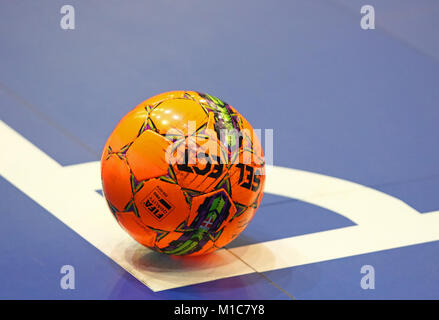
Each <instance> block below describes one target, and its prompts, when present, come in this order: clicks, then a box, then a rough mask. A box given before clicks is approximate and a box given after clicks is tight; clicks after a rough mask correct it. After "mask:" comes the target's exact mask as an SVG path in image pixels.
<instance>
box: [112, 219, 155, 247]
mask: <svg viewBox="0 0 439 320" xmlns="http://www.w3.org/2000/svg"><path fill="white" fill-rule="evenodd" d="M116 215H117V220H118V222H119V224H120V225H121V226H122V228H123V229H124V230H125V231H126V232H128V233H129V234H130V236H131V237H133V238H134V240H136V241H137V242H139V243H140V244H142V245H144V246H147V247H152V246H154V243H155V239H156V236H157V234H156V232H154V231H153V230H151V229H150V228H148V227H147V226H145V225H144V224H143V223H142V221H141V220H140V219H139V218H138V217H136V216H135V215H134V213H133V212H118V213H116Z"/></svg>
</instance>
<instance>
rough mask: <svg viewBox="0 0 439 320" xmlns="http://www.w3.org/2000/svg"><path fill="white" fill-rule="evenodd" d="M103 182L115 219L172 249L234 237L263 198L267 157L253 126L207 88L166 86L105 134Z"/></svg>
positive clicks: (140, 237) (202, 248) (198, 247)
mask: <svg viewBox="0 0 439 320" xmlns="http://www.w3.org/2000/svg"><path fill="white" fill-rule="evenodd" d="M101 175H102V185H103V191H104V195H105V198H106V200H107V202H108V206H109V208H110V210H111V212H112V213H113V216H114V217H115V218H116V220H117V222H118V223H119V224H120V225H121V226H122V228H124V229H125V230H126V231H127V232H128V233H129V234H130V235H131V236H132V237H133V238H134V239H135V240H137V241H138V242H139V243H141V244H142V245H144V246H146V247H149V248H151V249H153V250H155V251H158V252H162V253H166V254H171V255H199V254H203V253H208V252H212V251H214V250H216V249H218V248H221V247H223V246H225V245H226V244H228V243H229V242H230V241H232V240H233V239H235V238H236V237H237V236H238V235H239V234H240V233H241V232H242V231H243V230H244V229H245V228H246V226H247V225H248V223H249V222H250V221H251V219H252V218H253V216H254V214H255V212H256V210H257V209H258V206H259V204H260V202H261V199H262V196H263V190H264V182H265V162H264V155H263V151H262V147H261V143H260V141H259V139H258V137H257V135H256V134H255V132H254V131H253V128H252V126H251V125H250V124H249V123H248V122H247V120H245V119H244V117H243V116H242V115H240V114H239V113H238V112H237V111H236V110H235V109H234V108H233V107H232V106H230V105H228V104H227V103H225V102H223V101H221V100H220V99H218V98H215V97H213V96H211V95H209V94H202V93H199V92H195V91H171V92H166V93H162V94H159V95H157V96H154V97H152V98H150V99H148V100H146V101H144V102H142V103H141V104H139V105H138V106H137V107H136V108H134V109H133V110H132V111H130V112H129V113H128V114H127V115H126V116H125V117H124V118H123V119H122V120H121V121H120V122H119V124H118V125H117V126H116V128H115V129H114V131H113V133H112V134H111V135H110V137H109V138H108V141H107V143H106V145H105V147H104V151H103V153H102V159H101Z"/></svg>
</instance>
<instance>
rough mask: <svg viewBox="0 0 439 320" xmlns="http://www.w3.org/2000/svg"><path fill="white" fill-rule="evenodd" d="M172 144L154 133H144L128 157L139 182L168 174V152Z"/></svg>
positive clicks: (131, 148) (134, 144)
mask: <svg viewBox="0 0 439 320" xmlns="http://www.w3.org/2000/svg"><path fill="white" fill-rule="evenodd" d="M169 145H170V142H169V141H167V140H166V139H165V138H163V137H162V136H161V135H159V134H158V133H156V132H154V131H150V130H147V131H145V132H143V133H142V134H141V135H140V136H139V137H138V138H137V139H136V140H134V142H133V144H132V145H131V146H130V147H129V149H128V151H127V153H126V157H127V160H128V164H129V166H130V168H131V170H132V172H133V174H134V176H135V177H136V179H137V180H138V181H142V180H146V179H151V178H155V177H159V176H161V175H165V174H167V173H168V166H169V165H168V162H167V161H166V152H167V151H166V150H167V148H168V147H169Z"/></svg>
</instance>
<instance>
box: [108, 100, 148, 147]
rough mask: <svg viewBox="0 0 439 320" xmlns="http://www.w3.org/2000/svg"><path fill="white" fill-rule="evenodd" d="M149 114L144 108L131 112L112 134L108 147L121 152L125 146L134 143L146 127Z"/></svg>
mask: <svg viewBox="0 0 439 320" xmlns="http://www.w3.org/2000/svg"><path fill="white" fill-rule="evenodd" d="M147 114H148V113H147V111H146V110H145V108H142V107H137V108H135V109H134V110H132V111H130V112H129V113H128V114H127V115H126V116H125V117H123V118H122V120H120V122H119V124H118V125H117V126H116V128H115V129H114V131H113V132H112V133H111V135H110V137H109V138H108V142H107V146H109V147H110V148H111V149H112V150H113V152H119V151H120V150H121V149H122V148H123V147H124V146H126V145H128V144H129V143H131V142H133V141H134V139H136V137H137V135H138V134H139V131H140V130H141V128H142V126H143V125H144V123H145V121H146V119H147ZM104 152H105V150H104Z"/></svg>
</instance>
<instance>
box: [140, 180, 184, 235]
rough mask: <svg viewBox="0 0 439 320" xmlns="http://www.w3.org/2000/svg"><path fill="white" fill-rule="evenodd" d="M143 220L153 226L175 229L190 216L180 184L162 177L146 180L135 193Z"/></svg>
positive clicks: (161, 228)
mask: <svg viewBox="0 0 439 320" xmlns="http://www.w3.org/2000/svg"><path fill="white" fill-rule="evenodd" d="M134 203H135V204H136V207H137V210H138V212H139V216H140V219H141V220H142V222H143V223H144V224H145V225H146V226H148V227H152V228H156V229H160V230H165V231H174V230H175V229H176V228H177V227H178V226H179V225H180V224H181V223H182V222H183V221H185V220H186V219H187V217H188V216H189V210H190V208H189V205H188V204H187V202H186V199H185V197H184V195H183V192H182V191H181V188H180V186H178V185H177V184H173V183H168V182H165V181H162V180H160V179H151V180H147V181H145V182H144V184H143V186H142V188H141V189H140V190H139V191H138V192H137V193H136V194H135V195H134Z"/></svg>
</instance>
